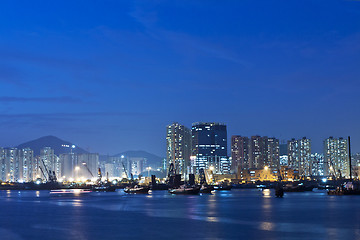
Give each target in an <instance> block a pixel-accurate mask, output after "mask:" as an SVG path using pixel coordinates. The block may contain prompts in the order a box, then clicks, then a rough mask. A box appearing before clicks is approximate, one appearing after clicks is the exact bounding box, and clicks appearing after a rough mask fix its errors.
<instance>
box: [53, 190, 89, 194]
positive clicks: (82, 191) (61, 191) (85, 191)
mask: <svg viewBox="0 0 360 240" xmlns="http://www.w3.org/2000/svg"><path fill="white" fill-rule="evenodd" d="M86 193H91V190H90V189H55V190H51V191H50V195H51V196H65V195H82V194H86Z"/></svg>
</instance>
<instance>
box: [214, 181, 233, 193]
mask: <svg viewBox="0 0 360 240" xmlns="http://www.w3.org/2000/svg"><path fill="white" fill-rule="evenodd" d="M231 188H232V185H230V184H224V183H221V184H219V185H215V186H214V190H218V191H229V190H231Z"/></svg>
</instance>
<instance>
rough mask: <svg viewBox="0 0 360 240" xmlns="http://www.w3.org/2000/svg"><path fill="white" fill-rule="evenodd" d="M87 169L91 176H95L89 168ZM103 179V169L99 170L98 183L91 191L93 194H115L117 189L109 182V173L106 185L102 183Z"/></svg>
mask: <svg viewBox="0 0 360 240" xmlns="http://www.w3.org/2000/svg"><path fill="white" fill-rule="evenodd" d="M84 165H85V164H84ZM85 166H86V165H85ZM86 167H87V166H86ZM87 169H88V171H89V172H90V174H91V176H93V174H92V173H91V171H90V169H89V168H88V167H87ZM101 178H102V174H101V169H100V168H99V169H98V179H97V181H96V185H93V186H92V187H91V190H92V191H93V192H115V191H116V187H115V186H114V185H112V184H111V183H110V182H109V175H108V173H107V174H106V182H105V184H104V183H103V182H102V181H101Z"/></svg>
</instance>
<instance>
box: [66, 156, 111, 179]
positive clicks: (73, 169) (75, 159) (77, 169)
mask: <svg viewBox="0 0 360 240" xmlns="http://www.w3.org/2000/svg"><path fill="white" fill-rule="evenodd" d="M60 163H61V174H62V177H65V178H66V179H67V180H78V179H81V178H84V179H91V178H96V177H97V172H98V168H99V154H98V153H82V154H75V153H65V154H60ZM103 174H105V173H103ZM104 176H105V175H104Z"/></svg>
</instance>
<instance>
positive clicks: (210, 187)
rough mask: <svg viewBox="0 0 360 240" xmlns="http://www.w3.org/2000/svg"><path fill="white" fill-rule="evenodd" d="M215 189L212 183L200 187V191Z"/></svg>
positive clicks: (207, 191)
mask: <svg viewBox="0 0 360 240" xmlns="http://www.w3.org/2000/svg"><path fill="white" fill-rule="evenodd" d="M213 190H214V186H212V185H202V186H201V188H200V193H211V192H212V191H213Z"/></svg>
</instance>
